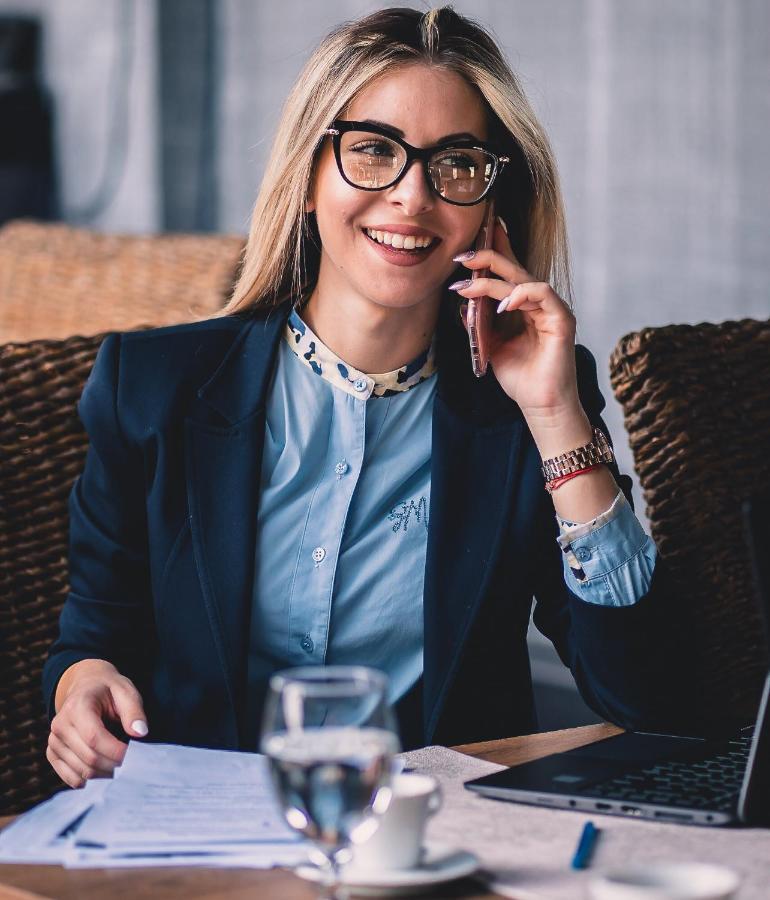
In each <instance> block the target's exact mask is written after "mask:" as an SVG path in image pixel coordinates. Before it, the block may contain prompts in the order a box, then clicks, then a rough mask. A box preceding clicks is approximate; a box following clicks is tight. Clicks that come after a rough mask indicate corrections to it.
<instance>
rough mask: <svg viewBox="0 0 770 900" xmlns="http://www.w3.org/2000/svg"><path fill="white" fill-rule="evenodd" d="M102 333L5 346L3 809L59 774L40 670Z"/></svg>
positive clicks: (47, 789)
mask: <svg viewBox="0 0 770 900" xmlns="http://www.w3.org/2000/svg"><path fill="white" fill-rule="evenodd" d="M102 337H103V335H97V336H95V337H88V338H80V337H75V338H70V339H68V340H64V341H33V342H31V343H26V344H6V345H5V346H0V659H2V661H3V662H2V678H0V812H2V813H11V812H20V811H21V810H23V809H25V808H27V807H28V806H30V805H32V804H34V803H36V802H38V801H39V800H42V799H44V798H45V797H47V796H49V795H50V794H51V793H52V792H53V791H54V790H55V789H56V788H57V787H62V786H63V785H62V783H61V781H59V779H58V777H57V776H56V774H55V773H54V771H53V769H51V767H50V766H49V764H48V761H47V760H46V757H45V750H46V744H47V737H48V720H47V717H46V714H45V710H44V708H43V701H42V694H41V687H40V676H41V670H42V667H43V663H44V661H45V658H46V655H47V653H48V649H49V647H50V646H51V643H52V642H53V640H54V638H55V636H56V632H57V624H58V617H59V612H60V611H61V607H62V604H63V602H64V598H65V597H66V594H67V590H68V572H67V533H68V513H67V498H68V496H69V492H70V488H71V487H72V484H73V482H74V480H75V478H76V477H77V476H78V474H79V473H80V471H81V470H82V468H83V461H84V458H85V452H86V447H87V439H86V436H85V433H84V431H83V428H82V426H81V424H80V421H79V419H78V417H77V413H76V403H77V400H78V398H79V397H80V394H81V392H82V390H83V385H84V384H85V381H86V378H87V377H88V373H89V372H90V370H91V367H92V365H93V362H94V358H95V356H96V352H97V350H98V348H99V344H100V343H101V341H102Z"/></svg>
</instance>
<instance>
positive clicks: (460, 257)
mask: <svg viewBox="0 0 770 900" xmlns="http://www.w3.org/2000/svg"><path fill="white" fill-rule="evenodd" d="M475 255H476V251H475V250H466V251H465V253H458V254H457V256H453V257H452V261H453V262H467V261H468V260H469V259H473V257H474V256H475Z"/></svg>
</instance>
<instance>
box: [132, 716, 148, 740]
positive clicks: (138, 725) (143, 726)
mask: <svg viewBox="0 0 770 900" xmlns="http://www.w3.org/2000/svg"><path fill="white" fill-rule="evenodd" d="M131 730H132V731H133V732H134V733H135V734H138V735H139V736H140V737H146V736H147V732H148V728H147V723H146V722H143V721H142V720H141V719H135V720H134V721H133V722H132V723H131Z"/></svg>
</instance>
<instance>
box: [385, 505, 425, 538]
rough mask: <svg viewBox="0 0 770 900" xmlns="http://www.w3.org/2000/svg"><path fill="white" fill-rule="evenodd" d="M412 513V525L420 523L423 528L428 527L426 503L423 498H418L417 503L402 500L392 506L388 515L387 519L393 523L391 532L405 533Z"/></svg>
mask: <svg viewBox="0 0 770 900" xmlns="http://www.w3.org/2000/svg"><path fill="white" fill-rule="evenodd" d="M412 513H414V519H413V520H412V521H413V522H414V523H419V522H422V523H423V525H424V526H425V528H427V527H428V501H427V500H426V499H425V497H420V499H419V500H418V501H417V503H415V502H414V500H404V501H403V502H402V503H399V504H398V505H397V506H394V507H393V509H391V511H390V513H389V514H388V519H390V521H391V522H393V531H400V530H401V529H402V527H403V530H404V531H406V530H407V529H408V528H409V519H410V518H411V516H412Z"/></svg>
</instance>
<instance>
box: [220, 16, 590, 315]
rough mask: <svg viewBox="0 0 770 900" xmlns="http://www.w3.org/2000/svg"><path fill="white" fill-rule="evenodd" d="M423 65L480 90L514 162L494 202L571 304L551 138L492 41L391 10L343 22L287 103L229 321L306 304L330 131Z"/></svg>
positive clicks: (463, 22) (517, 247)
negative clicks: (289, 299)
mask: <svg viewBox="0 0 770 900" xmlns="http://www.w3.org/2000/svg"><path fill="white" fill-rule="evenodd" d="M413 63H423V64H427V65H431V66H439V67H441V68H444V69H446V70H450V71H452V72H455V73H457V74H458V75H460V76H462V77H463V78H465V80H466V81H467V82H468V83H469V84H471V85H473V86H475V87H476V88H477V89H478V91H479V92H480V94H481V96H482V97H483V99H484V102H485V103H486V106H487V115H488V118H489V124H490V128H489V140H490V143H491V144H492V146H494V147H495V148H496V149H497V151H498V152H499V153H501V154H502V155H507V156H510V158H511V162H510V163H509V164H508V165H507V166H506V167H505V168H504V169H503V172H502V175H501V176H500V177H499V181H498V183H497V184H496V185H495V198H496V205H497V212H498V213H499V214H500V215H501V216H502V217H503V219H504V221H505V222H506V225H507V226H508V234H509V238H510V240H511V245H512V247H513V250H514V253H515V254H516V256H517V258H518V259H519V261H520V262H521V263H522V265H523V266H524V267H525V268H526V269H527V270H528V271H529V272H530V274H531V275H532V276H533V277H534V278H535V280H537V281H547V282H550V283H551V284H552V285H553V287H554V289H555V290H556V291H557V293H559V294H560V295H561V296H562V297H563V298H564V299H565V300H566V301H567V302H568V303H569V304H570V306H571V305H572V291H571V283H570V271H569V251H568V244H567V233H566V224H565V215H564V205H563V201H562V196H561V190H560V187H559V179H558V175H557V171H556V163H555V160H554V156H553V152H552V150H551V147H550V144H549V141H548V138H547V137H546V134H545V132H544V130H543V128H542V127H541V125H540V123H539V122H538V120H537V117H536V116H535V114H534V111H533V110H532V107H531V106H530V104H529V102H528V100H527V98H526V97H525V95H524V92H523V90H522V89H521V86H520V85H519V81H518V79H517V78H516V76H515V75H514V73H513V72H512V71H511V69H510V67H509V66H508V64H507V63H506V61H505V59H504V58H503V55H502V53H501V52H500V49H499V48H498V46H497V44H496V43H495V41H494V39H493V38H492V36H491V35H490V34H489V33H488V32H487V31H486V30H485V29H484V28H483V27H482V26H480V25H479V24H477V23H476V22H474V21H472V20H471V19H468V18H466V17H465V16H461V15H459V14H458V13H456V12H455V11H454V10H453V9H452V7H451V6H443V7H440V8H436V9H431V10H430V11H428V12H424V13H423V12H420V11H418V10H414V9H408V8H392V9H383V10H380V11H379V12H375V13H373V14H371V15H368V16H365V17H363V18H360V19H356V20H354V21H350V22H345V23H343V24H342V25H340V26H339V27H337V28H335V29H334V31H332V32H331V34H329V35H328V36H327V37H326V38H325V39H324V40H323V41H322V42H321V44H320V45H319V46H318V48H317V49H316V50H315V51H314V53H313V54H312V56H311V57H310V59H309V60H308V62H307V63H306V65H305V67H304V68H303V70H302V72H301V73H300V75H299V77H298V78H297V81H296V82H295V84H294V86H293V88H292V90H291V92H290V93H289V96H288V98H287V99H286V102H285V104H284V107H283V110H282V114H281V117H280V122H279V125H278V130H277V133H276V135H275V139H274V141H273V145H272V149H271V152H270V156H269V159H268V162H267V166H266V169H265V175H264V178H263V179H262V184H261V187H260V190H259V194H258V196H257V199H256V203H255V205H254V210H253V213H252V218H251V228H250V230H249V237H248V241H247V243H246V247H245V249H244V252H243V259H242V265H241V270H240V275H239V277H238V280H237V282H236V285H235V288H234V290H233V294H232V297H231V299H230V300H229V302H228V303H227V305H226V306H225V307H224V309H223V310H222V311H221V314H222V315H227V314H230V313H236V312H246V311H247V310H249V309H251V308H254V307H256V306H259V305H275V304H276V303H277V302H279V300H280V299H282V298H283V297H285V296H286V295H287V294H288V293H291V294H292V295H293V296H294V297H297V298H298V297H299V296H300V295H301V294H302V293H303V291H305V290H306V289H307V288H308V286H312V285H314V283H315V281H316V279H317V277H318V270H319V265H320V259H321V242H320V237H319V234H318V228H317V225H316V222H315V215H314V214H312V213H308V211H307V202H308V193H309V190H310V184H311V180H312V176H313V172H314V167H315V163H316V160H317V158H318V154H319V151H320V148H321V145H322V142H323V140H324V130H325V129H326V128H328V127H329V126H330V124H331V122H332V121H333V120H334V119H335V118H338V117H339V116H340V114H341V113H342V112H343V110H344V109H345V108H346V107H347V106H348V105H349V104H350V103H351V101H352V100H353V99H354V97H355V96H356V95H357V94H358V93H359V92H360V91H362V90H363V89H364V88H365V87H366V86H367V85H368V84H370V83H371V82H372V81H373V80H374V79H375V78H377V77H379V76H381V75H384V74H386V73H387V72H392V71H393V70H394V68H395V67H398V66H404V65H408V64H413Z"/></svg>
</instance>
